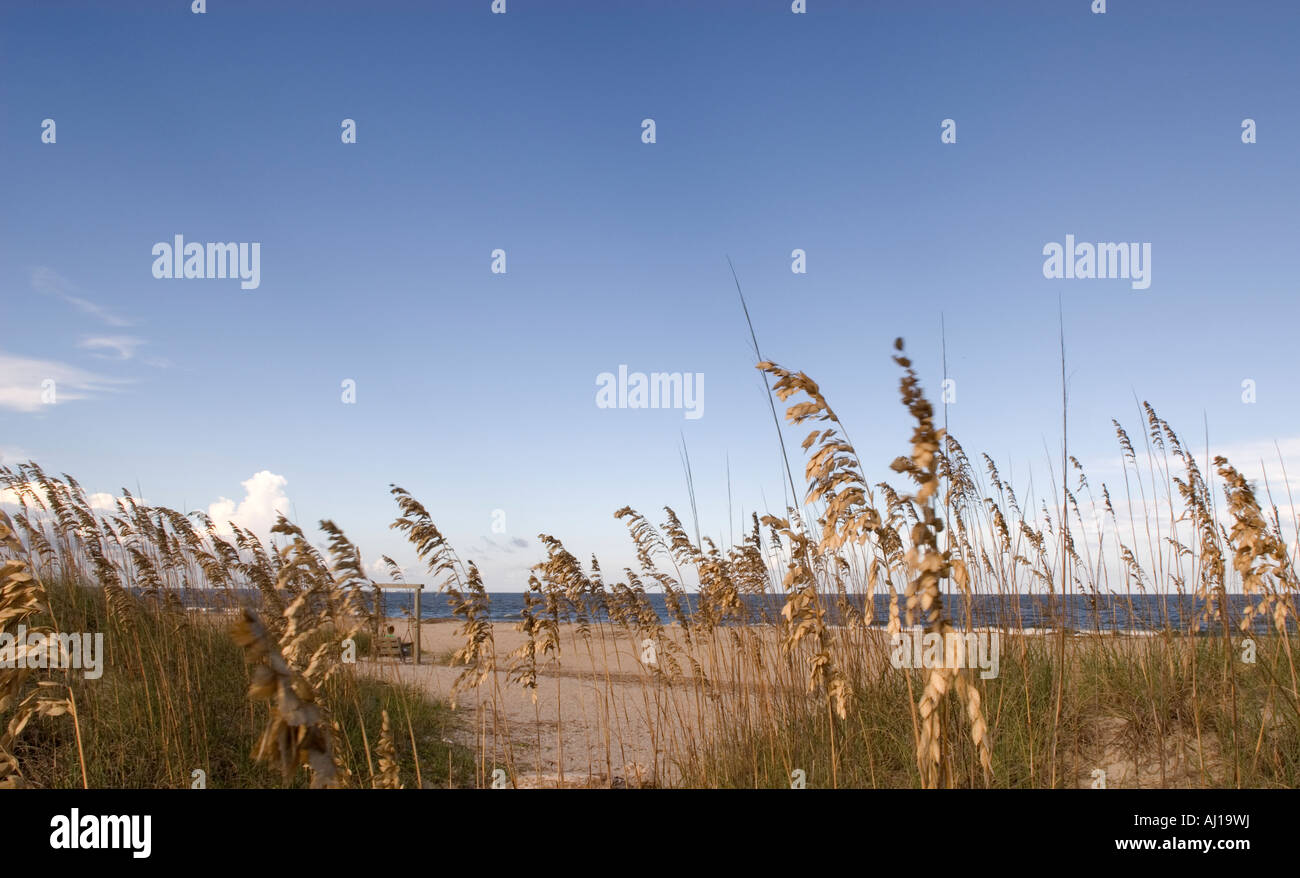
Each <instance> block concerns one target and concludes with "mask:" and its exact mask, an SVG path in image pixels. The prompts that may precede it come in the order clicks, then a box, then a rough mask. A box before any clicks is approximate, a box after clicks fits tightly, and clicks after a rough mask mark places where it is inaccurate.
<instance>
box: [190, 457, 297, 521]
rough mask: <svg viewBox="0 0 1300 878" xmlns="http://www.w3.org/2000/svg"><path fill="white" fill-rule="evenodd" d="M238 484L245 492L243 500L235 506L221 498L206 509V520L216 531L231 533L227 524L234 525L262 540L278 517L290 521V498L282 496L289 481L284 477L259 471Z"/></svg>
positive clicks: (229, 500) (233, 503)
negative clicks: (280, 516) (281, 515)
mask: <svg viewBox="0 0 1300 878" xmlns="http://www.w3.org/2000/svg"><path fill="white" fill-rule="evenodd" d="M240 484H242V485H243V488H244V499H242V500H240V501H239V502H238V503H236V502H235V501H234V500H231V499H228V498H226V497H222V498H220V499H218V500H217V502H215V503H213V504H211V505H209V506H208V517H209V518H211V519H212V521H213V523H214V524H215V525H216V526H217V529H218V531H220V532H221V533H226V534H228V533H230V524H229V522H232V521H233V522H234V523H235V524H237V525H239V526H240V527H243V528H248V529H249V530H251V531H252V532H253V533H255V534H257V535H258V536H259V537H262V536H265V535H267V534H268V533H270V531H271V525H273V524H275V519H276V517H277V515H279V514H283V515H284V516H285V517H286V518H288V517H289V511H290V508H291V507H290V504H289V497H288V496H287V495H286V494H285V493H284V488H285V486H286V485H288V484H289V480H288V479H286V478H285V477H284V476H281V475H276V474H275V473H273V472H271V471H270V470H262V471H261V472H258V473H255V474H254V475H253V476H252V477H251V478H249V479H248V480H247V481H244V482H241V483H240Z"/></svg>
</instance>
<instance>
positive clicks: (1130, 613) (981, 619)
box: [185, 590, 1269, 632]
mask: <svg viewBox="0 0 1300 878" xmlns="http://www.w3.org/2000/svg"><path fill="white" fill-rule="evenodd" d="M239 595H240V596H239V597H236V598H235V599H236V600H242V601H247V602H249V603H251V604H253V605H256V604H257V603H258V601H259V599H260V595H259V594H258V592H256V591H255V590H241V591H240V592H239ZM232 597H234V596H232V595H229V594H228V593H227V595H226V596H223V594H222V593H216V592H212V593H208V594H202V593H199V592H196V591H193V590H191V591H189V592H188V593H187V594H186V596H185V601H186V603H188V604H191V605H202V604H206V605H209V606H219V605H227V606H228V605H229V604H230V602H231V598H232ZM488 597H489V599H490V605H489V618H490V619H491V620H492V621H494V622H517V621H519V619H520V613H521V612H522V610H523V608H524V592H489V594H488ZM646 598H647V599H648V600H649V602H650V605H651V606H652V607H653V608H654V609H655V611H656V612H657V613H658V614H659V618H660V620H661V621H662V622H664V623H665V624H667V623H669V622H671V621H673V620H672V618H671V614H670V613H669V611H668V607H667V605H666V604H665V602H664V598H663V595H662V594H658V593H650V594H647V595H646ZM1228 599H1229V604H1230V606H1231V619H1232V624H1233V630H1234V631H1235V630H1236V626H1237V623H1238V622H1239V620H1240V619H1241V617H1242V614H1243V610H1244V609H1245V607H1246V605H1247V603H1248V602H1253V600H1252V601H1248V600H1247V598H1246V597H1245V596H1243V595H1240V594H1238V595H1229V596H1228ZM696 600H697V597H696V595H694V594H690V593H688V594H687V595H686V600H685V604H686V606H687V612H688V613H691V612H692V611H693V608H694V607H695V605H696ZM742 601H743V602H744V604H745V606H746V608H747V609H748V611H749V618H748V619H746V620H744V621H747V622H750V623H764V622H767V623H779V622H780V621H781V607H782V606H783V605H784V598H783V597H782V596H780V595H775V594H771V595H743V596H742ZM849 602H850V604H851V605H852V606H853V607H854V608H855V609H856V610H857V612H858V613H862V610H863V607H864V605H865V601H864V600H863V598H862V597H861V596H850V598H849ZM836 604H837V601H835V600H833V599H832V600H828V601H827V602H826V621H827V623H828V624H831V625H836V624H840V623H841V622H842V619H841V618H840V616H841V613H840V610H839V607H838V606H837V605H836ZM901 604H902V600H901V598H900V605H901ZM413 607H414V595H413V594H412V593H411V592H408V591H389V592H385V594H384V612H385V615H387V616H389V617H398V616H409V615H410V614H411V611H412V609H413ZM944 607H945V608H946V610H947V614H948V617H949V618H950V619H951V620H952V621H953V622H954V624H956V625H958V626H959V627H964V626H965V624H966V602H965V600H964V599H963V597H962V596H961V595H960V594H952V595H947V596H945V598H944ZM1064 609H1065V612H1064V613H1062V601H1061V599H1060V597H1059V596H1050V597H1049V596H1046V595H1007V596H1003V595H976V596H975V598H974V600H973V602H972V604H971V624H972V625H973V626H974V627H981V626H997V627H1006V628H1016V629H1031V628H1059V627H1060V626H1061V624H1062V617H1064V625H1065V627H1066V628H1067V629H1068V630H1076V631H1159V630H1163V629H1165V628H1172V629H1174V630H1181V631H1185V630H1187V628H1188V627H1189V625H1190V624H1191V620H1192V619H1195V618H1197V616H1199V615H1201V613H1202V610H1203V606H1202V602H1201V601H1198V600H1195V599H1194V598H1192V597H1191V596H1188V595H1150V594H1109V595H1098V596H1097V597H1095V598H1094V597H1092V596H1090V595H1071V596H1070V597H1069V598H1068V599H1067V600H1066V601H1065V603H1064ZM420 617H421V618H422V619H429V620H434V619H452V618H455V617H454V616H453V614H452V610H451V607H450V606H449V605H448V601H447V597H446V595H443V594H439V593H438V592H429V591H427V590H426V591H425V592H424V593H423V594H422V595H421V600H420ZM888 619H889V596H888V595H879V594H878V595H876V596H875V601H874V613H873V614H872V615H871V617H870V619H869V621H870V622H872V623H874V624H875V625H877V626H883V625H884V624H885V623H886V622H887V621H888ZM592 621H600V620H598V619H594V618H593V619H592ZM1268 625H1269V621H1268V620H1267V619H1265V618H1262V617H1260V618H1256V619H1255V620H1254V626H1253V630H1255V631H1257V632H1263V631H1265V630H1266V629H1267V628H1268ZM1217 628H1218V626H1217V625H1215V626H1213V629H1217ZM1213 629H1211V628H1203V630H1207V631H1208V630H1213Z"/></svg>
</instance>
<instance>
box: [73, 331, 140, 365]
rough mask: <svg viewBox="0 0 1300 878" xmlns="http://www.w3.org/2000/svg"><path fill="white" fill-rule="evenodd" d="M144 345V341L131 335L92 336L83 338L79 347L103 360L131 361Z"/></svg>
mask: <svg viewBox="0 0 1300 878" xmlns="http://www.w3.org/2000/svg"><path fill="white" fill-rule="evenodd" d="M142 344H144V341H143V340H142V339H138V338H134V337H132V336H129V335H92V336H88V337H86V338H83V339H82V340H81V341H80V343H78V345H77V346H78V347H80V348H82V349H84V350H88V351H90V352H91V353H93V354H94V355H95V356H97V357H100V358H102V359H106V360H129V359H131V358H132V357H134V356H135V349H136V348H138V347H139V346H140V345H142Z"/></svg>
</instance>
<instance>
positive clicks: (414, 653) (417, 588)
mask: <svg viewBox="0 0 1300 878" xmlns="http://www.w3.org/2000/svg"><path fill="white" fill-rule="evenodd" d="M371 585H373V586H374V587H375V590H376V591H378V592H380V594H381V595H382V593H383V592H385V591H400V590H406V591H414V592H415V606H414V607H413V609H412V619H413V623H412V624H414V626H415V633H414V634H413V635H412V636H411V657H412V659H413V660H414V662H415V663H416V664H417V665H418V664H419V663H420V595H421V594H423V593H424V583H423V582H372V583H371ZM375 622H376V626H377V627H378V626H382V625H383V620H381V619H379V618H378V617H376V620H375ZM384 636H385V635H384V632H383V631H376V632H375V642H376V643H379V642H380V640H381V639H382V638H383V637H384Z"/></svg>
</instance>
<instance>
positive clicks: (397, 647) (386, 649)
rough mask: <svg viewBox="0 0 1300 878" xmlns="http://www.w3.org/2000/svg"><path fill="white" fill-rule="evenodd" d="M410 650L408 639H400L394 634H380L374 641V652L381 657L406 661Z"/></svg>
mask: <svg viewBox="0 0 1300 878" xmlns="http://www.w3.org/2000/svg"><path fill="white" fill-rule="evenodd" d="M410 651H411V643H410V641H408V640H402V639H401V638H400V637H398V636H397V635H395V634H381V635H379V638H378V639H377V640H376V641H375V654H376V655H377V656H378V657H379V658H381V659H385V658H393V659H398V660H399V661H406V658H407V656H408V655H410Z"/></svg>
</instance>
